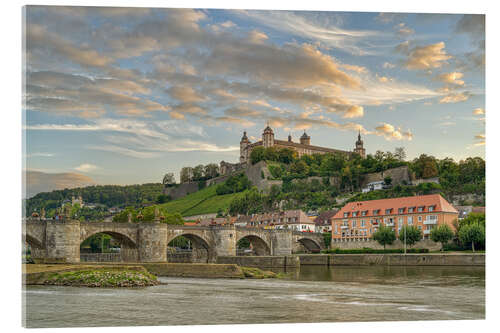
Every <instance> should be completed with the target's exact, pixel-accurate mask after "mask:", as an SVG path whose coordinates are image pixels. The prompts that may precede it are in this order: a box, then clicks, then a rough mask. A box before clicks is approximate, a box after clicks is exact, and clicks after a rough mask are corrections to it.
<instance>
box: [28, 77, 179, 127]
mask: <svg viewBox="0 0 500 333" xmlns="http://www.w3.org/2000/svg"><path fill="white" fill-rule="evenodd" d="M26 80H27V87H26V93H25V96H24V99H25V105H26V108H27V109H30V110H34V111H42V112H48V113H54V114H60V115H73V116H78V117H82V118H94V117H99V116H102V115H103V114H105V113H106V111H113V112H116V113H118V114H122V115H146V114H148V113H149V112H155V111H167V110H168V109H169V107H168V106H165V105H162V104H160V103H158V102H155V101H153V100H150V99H148V98H144V97H142V95H143V94H149V93H150V89H148V88H146V87H145V86H144V85H142V84H140V83H138V82H135V81H130V80H119V79H113V78H105V79H104V78H89V77H86V76H83V75H78V74H66V73H62V72H55V71H30V72H28V73H27V79H26Z"/></svg>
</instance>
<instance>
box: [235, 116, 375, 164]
mask: <svg viewBox="0 0 500 333" xmlns="http://www.w3.org/2000/svg"><path fill="white" fill-rule="evenodd" d="M259 146H263V147H264V148H269V147H277V148H279V149H283V148H289V149H292V150H295V151H296V152H297V154H298V156H299V157H300V156H302V155H312V154H325V153H341V154H346V155H351V154H352V153H357V154H359V155H360V156H361V157H362V158H365V157H366V151H365V148H363V140H361V133H359V134H358V140H357V141H356V143H355V148H354V150H353V151H352V152H351V151H345V150H339V149H333V148H326V147H319V146H313V145H311V137H310V136H309V135H307V133H306V131H304V134H302V136H301V137H300V143H299V142H293V141H292V136H291V135H288V140H287V141H285V140H277V139H274V132H273V130H272V128H271V127H269V125H268V126H267V127H266V128H265V129H264V132H263V133H262V140H260V141H257V142H254V143H251V142H250V140H248V137H247V132H243V137H242V138H241V141H240V163H246V162H248V161H249V160H250V154H251V153H252V150H253V149H254V148H255V147H259Z"/></svg>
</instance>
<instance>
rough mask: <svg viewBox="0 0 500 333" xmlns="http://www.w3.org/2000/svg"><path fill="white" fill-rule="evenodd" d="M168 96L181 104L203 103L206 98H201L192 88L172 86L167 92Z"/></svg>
mask: <svg viewBox="0 0 500 333" xmlns="http://www.w3.org/2000/svg"><path fill="white" fill-rule="evenodd" d="M167 92H168V94H169V95H170V96H172V97H173V98H175V99H176V100H178V101H180V102H183V103H199V102H203V101H204V100H205V99H206V97H205V96H201V95H200V94H198V93H197V92H196V90H194V89H193V88H192V87H187V86H183V87H181V86H174V87H171V88H170V89H168V90H167Z"/></svg>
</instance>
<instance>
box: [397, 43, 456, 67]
mask: <svg viewBox="0 0 500 333" xmlns="http://www.w3.org/2000/svg"><path fill="white" fill-rule="evenodd" d="M400 45H402V44H400ZM444 48H445V43H444V42H439V43H436V44H430V45H426V46H416V47H414V48H412V49H408V59H407V60H406V62H405V66H406V68H407V69H413V70H415V69H421V70H427V69H433V68H441V67H442V66H443V65H444V64H446V63H447V62H446V60H449V59H451V58H452V56H450V55H448V54H447V53H446V51H445V50H444ZM400 49H401V50H405V47H404V46H401V48H400Z"/></svg>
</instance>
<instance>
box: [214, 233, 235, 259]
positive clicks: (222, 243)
mask: <svg viewBox="0 0 500 333" xmlns="http://www.w3.org/2000/svg"><path fill="white" fill-rule="evenodd" d="M212 235H213V236H212V237H213V239H214V243H215V244H214V247H215V253H216V255H215V256H212V258H210V259H211V260H212V261H213V262H215V261H216V260H217V258H216V257H217V256H235V255H236V228H235V227H234V226H231V227H225V228H217V227H214V228H213V229H212Z"/></svg>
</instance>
